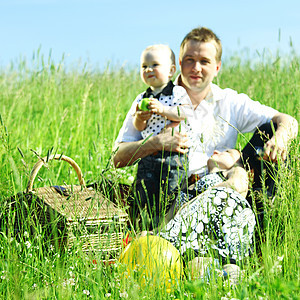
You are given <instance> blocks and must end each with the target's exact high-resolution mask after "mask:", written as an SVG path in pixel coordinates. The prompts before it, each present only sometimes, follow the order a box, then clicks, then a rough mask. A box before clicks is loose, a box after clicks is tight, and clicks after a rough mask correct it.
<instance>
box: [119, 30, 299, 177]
mask: <svg viewBox="0 0 300 300" xmlns="http://www.w3.org/2000/svg"><path fill="white" fill-rule="evenodd" d="M221 55H222V46H221V41H220V39H219V38H218V37H217V36H216V35H215V34H214V33H213V32H212V31H211V30H209V29H207V28H203V27H200V28H195V29H193V30H192V31H191V32H190V33H188V34H187V35H186V37H185V38H184V40H183V41H182V43H181V47H180V55H179V65H180V70H181V74H180V75H179V77H178V78H177V79H176V81H175V84H178V85H180V86H183V87H184V88H185V89H186V91H187V93H188V95H189V97H190V100H191V105H192V107H193V112H192V114H191V115H189V116H188V119H189V122H190V123H191V124H192V127H193V131H194V134H195V136H196V137H198V138H196V139H194V140H193V141H192V145H191V142H190V141H189V139H188V138H187V136H186V135H185V134H181V133H179V132H178V131H174V130H172V128H170V127H172V126H173V127H174V126H176V125H177V124H176V123H175V124H172V125H171V126H169V128H166V130H164V131H163V132H161V133H160V134H158V135H157V136H153V137H150V138H148V139H146V140H143V139H142V138H141V136H140V133H139V132H138V131H137V130H135V128H134V127H133V126H132V114H133V112H134V110H135V107H136V104H135V103H133V106H132V108H131V110H130V112H129V113H128V114H127V117H126V119H125V121H124V124H123V127H122V129H121V131H120V133H119V136H118V138H117V140H116V146H117V147H118V148H117V151H116V153H115V156H114V164H115V166H116V167H124V166H128V165H131V164H132V163H133V162H135V161H136V160H137V159H138V158H143V157H146V156H148V155H152V154H153V153H156V152H157V151H161V150H165V151H176V152H179V153H182V154H184V153H187V152H188V148H191V146H193V147H192V149H191V151H190V153H189V172H188V173H189V176H190V175H192V174H200V175H202V174H204V173H205V171H206V163H207V159H208V158H209V157H210V156H211V155H212V153H213V151H214V150H215V149H216V150H220V151H223V150H226V149H230V148H235V144H236V140H237V134H238V131H239V132H242V133H245V132H254V131H255V129H256V128H257V127H259V126H261V125H263V124H265V123H269V122H270V121H271V120H272V121H273V123H274V125H275V128H276V132H275V135H273V136H272V137H271V138H270V139H269V140H267V141H265V140H264V141H263V143H265V144H264V154H263V158H264V159H268V160H271V161H273V162H276V161H277V160H278V159H279V158H282V159H283V160H285V159H286V155H287V146H288V144H289V142H290V141H291V140H292V139H293V138H295V137H296V136H297V133H298V124H297V121H296V120H295V119H294V118H292V117H291V116H289V115H287V114H283V113H280V112H278V111H276V110H275V109H273V108H270V107H267V106H264V105H262V104H260V103H259V102H256V101H253V100H251V99H250V98H249V97H248V96H247V95H244V94H237V92H235V91H233V90H231V89H224V90H222V89H220V88H219V87H218V86H217V85H215V84H212V81H213V79H214V78H215V77H216V76H217V75H218V73H219V71H220V68H221ZM271 133H272V132H271ZM254 146H255V145H252V144H251V145H250V144H249V145H247V146H246V147H245V148H247V149H246V151H243V153H244V154H246V155H245V156H246V157H251V156H253V155H254V154H255V150H253V148H254ZM252 150H253V151H252Z"/></svg>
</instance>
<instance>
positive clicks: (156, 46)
mask: <svg viewBox="0 0 300 300" xmlns="http://www.w3.org/2000/svg"><path fill="white" fill-rule="evenodd" d="M155 49H165V50H167V51H169V52H170V59H171V63H172V64H173V65H176V60H175V54H174V52H173V50H172V49H171V48H170V47H169V46H168V45H164V44H157V45H151V46H148V47H147V48H146V49H145V50H144V51H143V52H142V54H143V53H145V52H147V51H149V50H155Z"/></svg>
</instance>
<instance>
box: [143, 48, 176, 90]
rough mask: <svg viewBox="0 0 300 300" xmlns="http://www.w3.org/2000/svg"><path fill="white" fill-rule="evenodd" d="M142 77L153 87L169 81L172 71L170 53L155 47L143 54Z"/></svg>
mask: <svg viewBox="0 0 300 300" xmlns="http://www.w3.org/2000/svg"><path fill="white" fill-rule="evenodd" d="M140 73H141V78H142V80H143V81H144V82H145V83H146V84H147V85H149V86H151V87H152V88H159V87H161V86H163V85H165V84H166V83H168V82H169V80H170V78H171V76H173V72H172V64H171V59H170V54H169V53H168V52H167V51H166V50H165V49H154V50H148V51H146V52H144V53H143V54H142V56H141V69H140Z"/></svg>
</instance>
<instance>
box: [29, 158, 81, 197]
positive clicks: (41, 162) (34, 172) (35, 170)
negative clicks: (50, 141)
mask: <svg viewBox="0 0 300 300" xmlns="http://www.w3.org/2000/svg"><path fill="white" fill-rule="evenodd" d="M53 159H56V160H64V161H66V162H68V163H69V164H70V165H71V166H72V167H73V168H74V170H75V171H76V173H77V177H78V179H79V183H80V185H81V186H82V187H83V188H85V187H86V186H85V182H84V179H83V175H82V172H81V170H80V168H79V166H78V165H77V163H76V162H75V161H74V160H73V159H72V158H70V157H68V156H65V155H61V154H55V155H50V156H49V157H48V160H47V157H43V158H41V159H40V160H39V161H38V162H37V163H36V164H35V165H34V167H33V169H32V171H31V173H30V177H29V182H28V185H27V189H26V192H27V193H28V192H32V187H33V182H34V179H35V177H36V175H37V173H38V171H39V170H40V168H41V167H42V166H43V165H44V164H45V163H46V161H50V160H53Z"/></svg>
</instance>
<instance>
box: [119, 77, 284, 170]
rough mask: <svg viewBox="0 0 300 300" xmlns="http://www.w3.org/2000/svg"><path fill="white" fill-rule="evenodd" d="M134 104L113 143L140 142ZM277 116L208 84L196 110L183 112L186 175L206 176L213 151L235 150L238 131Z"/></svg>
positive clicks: (227, 90) (258, 104) (275, 111)
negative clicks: (186, 129)
mask: <svg viewBox="0 0 300 300" xmlns="http://www.w3.org/2000/svg"><path fill="white" fill-rule="evenodd" d="M176 82H178V81H176ZM176 82H175V84H176ZM136 105H137V102H136V101H134V102H133V104H132V106H131V109H130V111H129V112H128V114H127V116H126V118H125V121H124V123H123V126H122V128H121V130H120V132H119V135H118V137H117V139H116V143H120V142H134V141H138V140H141V139H142V135H141V133H140V132H139V131H138V130H136V129H135V128H134V126H133V123H132V116H133V114H134V113H135V109H136ZM276 113H278V111H277V110H275V109H273V108H271V107H268V106H265V105H262V104H261V103H259V102H258V101H253V100H251V99H250V98H249V97H248V96H247V95H246V94H238V93H237V92H236V91H234V90H232V89H229V88H227V89H221V88H220V87H218V86H217V85H215V84H211V86H210V93H209V94H208V95H207V97H206V98H205V99H204V100H203V101H201V103H200V104H199V105H198V106H197V108H196V109H194V110H190V111H189V112H186V115H187V119H188V121H189V124H190V126H191V128H192V132H193V134H192V136H191V138H190V153H189V174H188V175H189V176H190V175H191V174H199V175H203V174H204V173H206V170H207V168H206V164H207V160H208V158H209V157H210V156H211V155H212V154H213V151H214V150H219V151H225V150H227V149H233V148H235V145H236V141H237V135H238V133H239V132H241V133H246V132H254V131H255V129H256V128H257V127H259V126H261V125H262V124H264V123H267V122H270V120H271V119H272V118H273V116H274V115H275V114H276Z"/></svg>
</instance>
